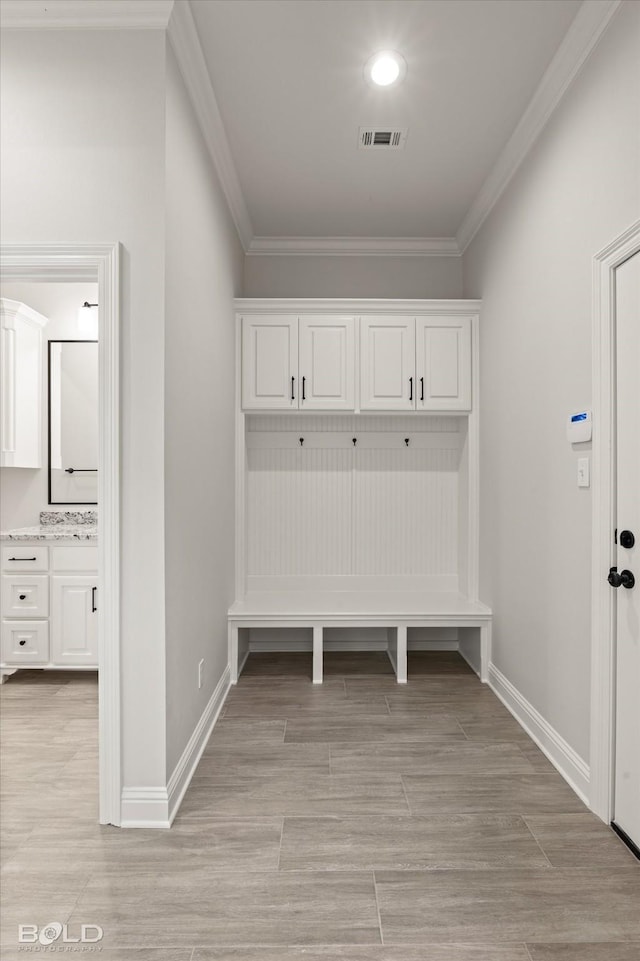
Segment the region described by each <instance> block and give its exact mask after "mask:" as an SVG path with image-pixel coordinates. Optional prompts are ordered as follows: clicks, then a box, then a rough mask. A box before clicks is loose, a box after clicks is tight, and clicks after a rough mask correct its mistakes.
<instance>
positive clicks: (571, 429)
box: [567, 410, 591, 444]
mask: <svg viewBox="0 0 640 961" xmlns="http://www.w3.org/2000/svg"><path fill="white" fill-rule="evenodd" d="M567 438H568V439H569V443H570V444H584V443H585V442H586V441H588V440H591V411H590V410H580V411H578V412H577V413H575V414H569V420H568V421H567Z"/></svg>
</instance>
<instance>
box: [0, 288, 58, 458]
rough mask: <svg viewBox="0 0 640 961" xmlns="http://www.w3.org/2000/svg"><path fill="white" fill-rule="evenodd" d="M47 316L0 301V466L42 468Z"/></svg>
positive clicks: (22, 305) (12, 302) (15, 303)
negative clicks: (43, 383)
mask: <svg viewBox="0 0 640 961" xmlns="http://www.w3.org/2000/svg"><path fill="white" fill-rule="evenodd" d="M47 323H48V321H47V318H46V317H43V316H42V314H38V313H37V312H36V311H35V310H32V309H31V308H30V307H27V306H26V305H25V304H21V303H19V302H18V301H15V300H7V299H2V300H0V466H2V467H42V448H43V444H42V419H43V405H42V372H43V366H42V328H43V327H44V326H45V324H47Z"/></svg>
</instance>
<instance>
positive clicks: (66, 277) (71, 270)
mask: <svg viewBox="0 0 640 961" xmlns="http://www.w3.org/2000/svg"><path fill="white" fill-rule="evenodd" d="M0 277H1V278H2V280H3V281H4V282H6V283H9V282H16V281H17V282H23V283H32V282H65V283H82V282H87V281H88V282H91V283H97V284H98V303H99V307H98V311H99V319H100V323H99V331H98V358H99V359H98V370H99V391H98V394H99V446H98V466H99V468H100V470H99V474H98V505H99V511H100V531H99V535H100V536H99V538H98V585H99V602H98V611H97V613H98V715H99V721H98V725H99V756H100V774H99V778H100V789H99V793H100V814H99V820H100V823H101V824H115V825H119V824H120V817H121V815H120V807H121V805H120V799H121V793H122V772H121V749H120V745H121V697H120V244H119V243H106V244H3V245H2V248H1V249H0Z"/></svg>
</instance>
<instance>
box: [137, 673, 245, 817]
mask: <svg viewBox="0 0 640 961" xmlns="http://www.w3.org/2000/svg"><path fill="white" fill-rule="evenodd" d="M230 686H231V672H230V670H229V668H228V667H226V668H225V670H224V673H223V675H222V677H221V678H220V680H219V681H218V684H217V685H216V689H215V691H214V692H213V694H212V695H211V697H210V699H209V702H208V704H207V706H206V707H205V709H204V711H203V712H202V717H201V718H200V720H199V721H198V723H197V724H196V727H195V729H194V731H193V734H192V735H191V737H190V738H189V742H188V744H187V746H186V747H185V749H184V751H183V752H182V756H181V757H180V760H179V761H178V763H177V764H176V766H175V769H174V771H173V774H172V775H171V777H170V778H169V783H168V784H167V786H166V787H137V788H123V789H122V820H121V827H123V828H170V827H171V825H172V823H173V820H174V818H175V816H176V814H177V813H178V809H179V807H180V803H181V801H182V798H183V797H184V795H185V792H186V790H187V788H188V787H189V784H190V783H191V778H192V777H193V773H194V771H195V769H196V767H197V765H198V761H199V760H200V758H201V756H202V752H203V751H204V748H205V745H206V743H207V741H208V740H209V737H210V736H211V732H212V730H213V727H214V725H215V723H216V721H217V720H218V717H219V715H220V711H221V710H222V705H223V704H224V702H225V699H226V696H227V694H228V692H229V688H230Z"/></svg>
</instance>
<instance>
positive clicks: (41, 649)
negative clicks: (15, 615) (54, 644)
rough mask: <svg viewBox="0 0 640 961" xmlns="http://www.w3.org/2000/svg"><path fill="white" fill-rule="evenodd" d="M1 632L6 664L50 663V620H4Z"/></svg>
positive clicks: (1, 643) (3, 655)
mask: <svg viewBox="0 0 640 961" xmlns="http://www.w3.org/2000/svg"><path fill="white" fill-rule="evenodd" d="M0 634H1V638H0V646H1V648H2V661H3V663H4V664H11V665H13V664H20V665H22V664H47V663H48V661H49V622H48V621H3V622H2V627H1V628H0Z"/></svg>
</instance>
